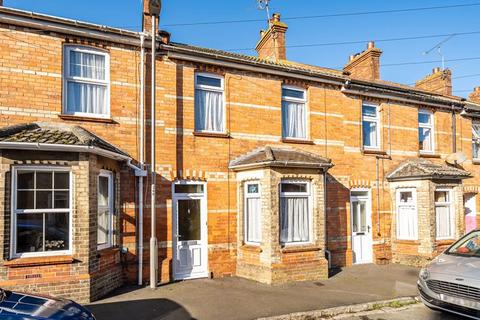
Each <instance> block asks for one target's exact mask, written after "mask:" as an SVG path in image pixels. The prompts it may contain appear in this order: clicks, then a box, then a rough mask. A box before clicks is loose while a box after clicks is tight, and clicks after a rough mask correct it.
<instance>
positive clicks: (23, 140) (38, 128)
mask: <svg viewBox="0 0 480 320" xmlns="http://www.w3.org/2000/svg"><path fill="white" fill-rule="evenodd" d="M0 149H19V150H45V151H70V152H90V153H95V154H99V155H102V156H105V157H108V158H112V159H116V160H128V159H130V156H129V155H128V154H127V153H126V152H124V151H122V150H121V149H119V148H117V147H115V146H114V145H112V144H111V143H109V142H107V141H105V140H104V139H102V138H100V137H98V136H97V135H95V134H93V133H91V132H90V131H88V130H86V129H84V128H82V127H80V126H69V125H65V124H58V123H48V122H35V123H25V124H19V125H13V126H8V127H3V128H0Z"/></svg>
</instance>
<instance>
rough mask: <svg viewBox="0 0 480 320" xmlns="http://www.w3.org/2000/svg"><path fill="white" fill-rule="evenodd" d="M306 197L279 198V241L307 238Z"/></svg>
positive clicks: (303, 239)
mask: <svg viewBox="0 0 480 320" xmlns="http://www.w3.org/2000/svg"><path fill="white" fill-rule="evenodd" d="M308 224H309V221H308V198H289V197H282V198H280V241H281V242H283V243H287V242H301V241H308V240H309V226H308Z"/></svg>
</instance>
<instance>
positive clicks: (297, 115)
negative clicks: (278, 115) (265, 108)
mask: <svg viewBox="0 0 480 320" xmlns="http://www.w3.org/2000/svg"><path fill="white" fill-rule="evenodd" d="M282 113H283V125H282V127H283V128H282V129H283V136H284V137H285V138H303V139H305V138H307V128H306V122H307V121H306V110H305V104H304V103H295V102H290V101H282Z"/></svg>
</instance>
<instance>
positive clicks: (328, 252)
mask: <svg viewBox="0 0 480 320" xmlns="http://www.w3.org/2000/svg"><path fill="white" fill-rule="evenodd" d="M327 182H328V181H327V172H326V171H325V170H324V171H323V206H324V207H325V222H324V230H323V234H324V236H325V253H326V255H327V260H328V270H330V269H331V268H332V253H331V252H330V250H328V226H327V220H328V218H327V215H328V210H327Z"/></svg>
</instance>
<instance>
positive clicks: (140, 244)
mask: <svg viewBox="0 0 480 320" xmlns="http://www.w3.org/2000/svg"><path fill="white" fill-rule="evenodd" d="M144 77H145V35H144V34H143V33H142V34H141V35H140V112H139V117H140V143H139V144H140V152H139V153H140V155H139V158H140V166H141V167H142V168H143V167H144V165H145V138H144V134H145V79H144ZM138 204H139V207H138V256H137V257H138V285H139V286H141V285H142V284H143V177H138Z"/></svg>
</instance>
